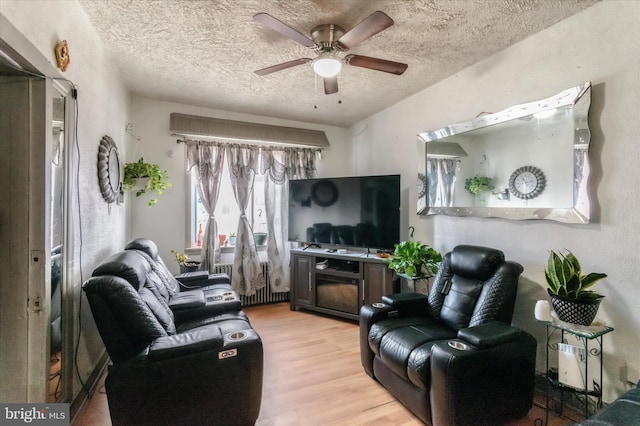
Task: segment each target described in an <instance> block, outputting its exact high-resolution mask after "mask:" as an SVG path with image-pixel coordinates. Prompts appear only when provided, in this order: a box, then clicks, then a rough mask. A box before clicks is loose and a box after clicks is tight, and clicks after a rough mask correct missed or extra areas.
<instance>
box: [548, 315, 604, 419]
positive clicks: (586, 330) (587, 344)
mask: <svg viewBox="0 0 640 426" xmlns="http://www.w3.org/2000/svg"><path fill="white" fill-rule="evenodd" d="M546 326H547V338H546V358H547V359H546V370H545V377H546V384H547V389H546V399H547V403H546V408H545V411H546V413H545V425H546V424H548V423H549V401H550V399H549V394H550V391H551V388H554V389H559V390H560V409H559V411H558V414H562V410H563V408H564V392H565V391H567V392H572V393H574V394H576V395H578V399H579V400H580V401H581V402H584V416H585V418H587V417H589V416H590V415H591V414H592V413H594V412H596V411H597V410H598V409H600V408H602V362H603V360H602V354H603V350H602V343H603V342H602V340H603V336H604V335H605V334H607V333H609V332H611V331H613V328H611V327H607V326H589V327H585V326H580V325H576V326H575V327H568V326H565V325H559V324H555V323H553V322H546ZM558 333H559V334H560V336H559V337H560V343H556V342H555V341H553V338H554V336H556V335H557V334H558ZM569 335H570V336H573V337H575V338H576V339H577V340H578V341H579V342H580V343H581V345H582V347H581V348H578V349H579V353H578V355H576V356H577V357H578V359H579V362H580V363H581V364H583V366H584V368H583V369H582V371H581V374H582V378H583V380H584V386H583V387H582V388H579V387H574V386H570V385H568V384H566V383H563V382H561V378H560V374H561V372H560V371H558V372H557V373H556V374H552V373H551V369H550V367H549V351H554V352H555V353H557V354H558V356H559V350H560V344H563V343H567V342H568V341H567V336H569ZM589 355H592V356H596V357H598V358H599V360H600V372H599V377H589ZM591 382H593V389H591V390H590V389H589V388H590V383H591ZM590 406H591V407H592V408H593V409H592V410H590Z"/></svg>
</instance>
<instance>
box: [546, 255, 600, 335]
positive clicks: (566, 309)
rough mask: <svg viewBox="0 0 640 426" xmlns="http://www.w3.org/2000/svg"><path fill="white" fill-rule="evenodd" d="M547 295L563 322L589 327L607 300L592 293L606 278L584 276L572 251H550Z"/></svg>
mask: <svg viewBox="0 0 640 426" xmlns="http://www.w3.org/2000/svg"><path fill="white" fill-rule="evenodd" d="M544 277H545V279H546V281H547V285H548V288H547V292H548V293H549V297H551V304H552V305H553V309H554V310H555V311H556V314H558V318H559V319H560V320H561V321H565V322H569V323H572V324H579V325H590V324H591V323H592V322H593V319H594V318H595V316H596V313H597V312H598V307H599V306H600V301H601V300H602V298H603V297H604V296H602V295H601V294H598V293H596V292H595V291H592V290H589V288H591V287H592V286H593V285H594V284H595V283H597V282H598V281H600V280H601V279H603V278H606V277H607V274H603V273H600V272H591V273H589V274H586V275H584V274H583V273H582V267H581V265H580V262H579V261H578V258H577V257H576V256H575V255H574V254H573V253H571V251H569V250H565V251H564V252H559V253H556V252H555V251H553V250H551V253H550V254H549V260H548V261H547V267H546V269H545V271H544Z"/></svg>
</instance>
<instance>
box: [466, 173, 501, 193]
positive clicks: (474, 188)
mask: <svg viewBox="0 0 640 426" xmlns="http://www.w3.org/2000/svg"><path fill="white" fill-rule="evenodd" d="M493 188H494V186H493V179H492V178H490V177H487V176H478V175H475V176H474V177H472V178H467V179H466V180H465V181H464V189H466V190H467V191H469V192H470V193H472V194H473V195H480V194H482V193H483V192H488V191H491V190H492V189H493Z"/></svg>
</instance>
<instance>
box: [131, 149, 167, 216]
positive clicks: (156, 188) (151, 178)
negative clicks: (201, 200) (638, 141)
mask: <svg viewBox="0 0 640 426" xmlns="http://www.w3.org/2000/svg"><path fill="white" fill-rule="evenodd" d="M141 178H147V179H148V181H147V182H146V183H145V184H144V186H142V187H136V181H137V179H141ZM122 185H123V187H124V188H125V189H128V190H135V191H136V197H139V196H141V195H142V194H145V193H149V192H156V193H158V195H162V192H163V191H164V190H166V189H167V188H170V187H171V182H169V176H168V175H167V171H166V170H160V166H158V165H157V164H150V163H145V161H144V159H143V158H142V157H140V159H139V160H138V161H137V162H135V163H126V164H125V165H124V178H123V180H122ZM157 202H158V199H157V198H152V199H150V200H149V202H148V204H149V207H151V206H153V205H154V204H156V203H157Z"/></svg>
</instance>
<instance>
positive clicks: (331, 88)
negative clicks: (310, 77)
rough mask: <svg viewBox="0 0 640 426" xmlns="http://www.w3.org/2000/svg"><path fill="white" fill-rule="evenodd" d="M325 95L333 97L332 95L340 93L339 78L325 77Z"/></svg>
mask: <svg viewBox="0 0 640 426" xmlns="http://www.w3.org/2000/svg"><path fill="white" fill-rule="evenodd" d="M323 80H324V94H325V95H331V94H332V93H338V76H337V75H336V76H334V77H324V78H323Z"/></svg>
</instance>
